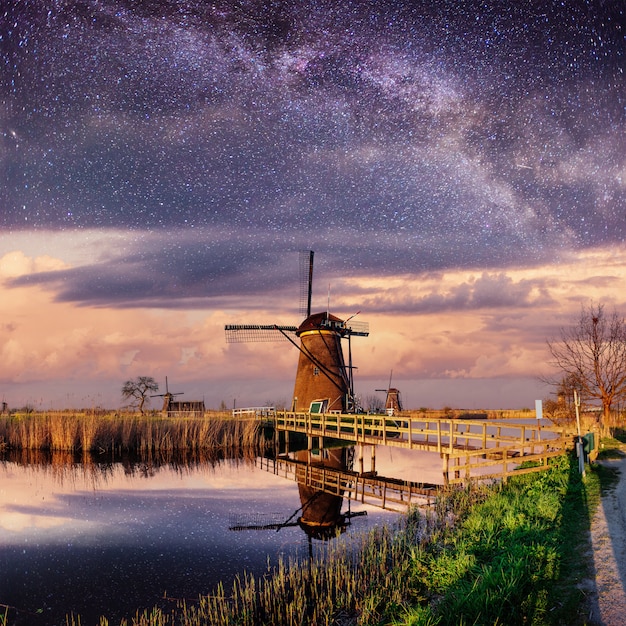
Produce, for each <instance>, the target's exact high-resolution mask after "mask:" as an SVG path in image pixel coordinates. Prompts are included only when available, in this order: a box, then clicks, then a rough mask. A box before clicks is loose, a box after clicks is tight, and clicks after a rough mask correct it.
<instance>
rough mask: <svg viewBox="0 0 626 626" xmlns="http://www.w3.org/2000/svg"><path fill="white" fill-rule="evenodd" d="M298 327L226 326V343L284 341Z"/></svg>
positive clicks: (276, 325)
mask: <svg viewBox="0 0 626 626" xmlns="http://www.w3.org/2000/svg"><path fill="white" fill-rule="evenodd" d="M296 330H298V327H297V326H279V325H278V324H266V325H264V324H226V326H224V331H225V333H226V343H261V342H271V341H284V340H285V339H288V336H287V335H288V334H289V333H291V334H294V335H295V333H296Z"/></svg>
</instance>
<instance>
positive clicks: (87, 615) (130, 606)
mask: <svg viewBox="0 0 626 626" xmlns="http://www.w3.org/2000/svg"><path fill="white" fill-rule="evenodd" d="M368 454H369V452H368ZM413 458H414V462H413V464H412V465H411V464H410V463H408V462H407V461H406V452H402V451H398V450H394V451H391V450H386V451H384V450H383V451H381V452H379V453H378V456H377V460H376V462H377V469H378V471H379V472H380V471H381V470H385V469H386V466H389V467H392V466H396V468H397V469H398V470H399V471H401V472H402V473H408V474H411V475H412V478H411V479H412V480H416V479H420V480H426V478H424V471H425V470H424V471H421V472H418V471H417V470H416V467H418V466H419V465H420V463H417V465H416V464H415V459H416V458H417V457H416V456H415V453H413ZM420 458H423V455H422V457H420ZM428 464H429V463H426V465H428ZM438 467H439V462H438V463H437V468H438ZM433 471H434V472H435V474H438V471H437V470H436V469H435V470H433ZM417 473H419V474H421V475H422V476H421V477H419V476H417V475H416V474H417ZM398 477H399V478H403V476H398ZM302 502H303V501H302V499H301V493H300V491H299V488H298V484H297V483H296V482H294V481H289V480H286V479H285V478H281V477H280V476H277V475H274V474H272V473H270V472H268V471H266V470H264V469H260V468H259V464H258V462H257V461H255V460H254V459H250V460H245V459H237V460H221V461H217V462H215V461H214V462H204V463H202V462H201V463H195V464H187V465H180V464H171V463H169V464H168V463H165V464H157V463H137V462H128V461H127V462H125V463H122V462H113V463H111V462H106V463H97V462H90V463H88V464H82V463H70V464H68V463H54V464H36V465H34V464H23V463H19V462H16V461H10V460H4V461H3V462H2V463H0V604H4V605H9V606H11V607H15V609H12V610H11V611H10V613H9V615H10V616H11V621H10V623H12V624H33V625H35V624H65V615H66V614H67V613H74V614H75V615H76V614H80V615H81V616H82V622H81V623H82V624H84V625H85V624H86V625H89V624H97V623H98V618H99V616H100V615H106V616H107V617H109V618H110V619H111V623H112V624H115V623H119V620H120V618H122V617H127V618H128V617H132V616H133V615H134V614H135V611H136V610H137V609H142V608H151V607H153V606H155V605H158V606H161V607H163V608H165V609H167V610H169V609H171V608H174V605H175V603H174V599H180V598H186V599H189V600H190V601H192V602H193V601H195V600H197V598H198V596H199V595H200V594H208V593H211V591H212V590H213V589H215V587H216V585H217V584H218V583H219V582H220V581H221V582H223V583H224V584H225V585H227V588H228V586H230V584H231V583H232V580H233V579H234V577H235V576H237V575H239V574H241V573H242V572H243V571H244V570H246V571H248V572H251V573H253V574H255V575H262V574H263V573H265V572H267V571H268V569H270V568H272V567H273V566H275V565H276V564H277V562H278V559H279V558H281V557H283V558H286V559H287V558H291V557H293V558H301V559H306V558H308V555H309V552H310V551H311V550H313V551H315V550H319V549H322V548H323V546H324V545H326V543H327V542H326V541H322V540H318V539H311V538H310V535H309V534H307V533H306V532H305V531H304V530H303V528H302V527H300V526H298V525H297V524H295V525H291V524H293V523H294V521H295V520H297V519H298V517H299V515H301V514H302ZM341 505H342V509H343V511H344V512H347V511H348V510H349V511H350V512H351V513H358V512H362V511H367V516H365V517H362V516H359V517H354V518H352V523H351V525H349V526H348V527H347V529H346V531H345V533H344V534H343V535H342V537H341V538H340V539H339V540H341V541H344V540H346V538H349V537H350V536H351V535H353V534H354V533H355V532H360V531H363V530H367V529H368V528H371V527H372V526H373V525H376V524H382V523H391V524H393V523H395V522H396V521H397V520H398V518H399V515H398V514H394V513H391V512H389V511H383V510H381V509H379V508H376V507H373V506H369V505H363V504H360V503H355V502H352V503H348V502H346V501H345V500H344V501H343V502H342V503H341ZM283 522H289V524H288V525H285V526H283V527H281V528H280V529H278V530H277V529H276V528H274V529H272V530H240V531H234V530H231V528H233V527H234V526H238V527H241V526H256V527H258V526H263V525H270V524H280V523H283ZM332 541H336V539H332Z"/></svg>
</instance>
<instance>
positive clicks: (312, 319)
mask: <svg viewBox="0 0 626 626" xmlns="http://www.w3.org/2000/svg"><path fill="white" fill-rule="evenodd" d="M345 329H346V323H345V322H344V321H343V320H342V319H339V318H338V317H336V316H335V315H332V314H330V313H326V312H324V313H314V314H313V315H309V317H307V318H306V319H305V320H304V322H302V324H300V326H298V330H297V331H296V335H299V334H300V333H304V332H306V331H308V330H334V331H336V332H339V333H341V332H344V331H345Z"/></svg>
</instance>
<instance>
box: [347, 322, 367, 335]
mask: <svg viewBox="0 0 626 626" xmlns="http://www.w3.org/2000/svg"><path fill="white" fill-rule="evenodd" d="M346 329H347V331H348V333H347V334H350V335H356V336H357V337H368V336H369V334H370V325H369V322H357V321H355V320H350V321H348V322H346Z"/></svg>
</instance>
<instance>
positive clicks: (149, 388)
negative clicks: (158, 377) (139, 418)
mask: <svg viewBox="0 0 626 626" xmlns="http://www.w3.org/2000/svg"><path fill="white" fill-rule="evenodd" d="M158 390H159V383H157V382H156V381H155V380H154V378H152V376H138V377H137V378H134V379H130V380H127V381H126V382H125V383H124V385H123V386H122V398H124V400H128V399H130V398H135V399H136V400H137V408H138V409H139V412H140V413H141V414H142V415H143V408H144V405H145V404H146V402H149V401H150V399H149V398H148V393H149V392H156V391H158Z"/></svg>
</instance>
